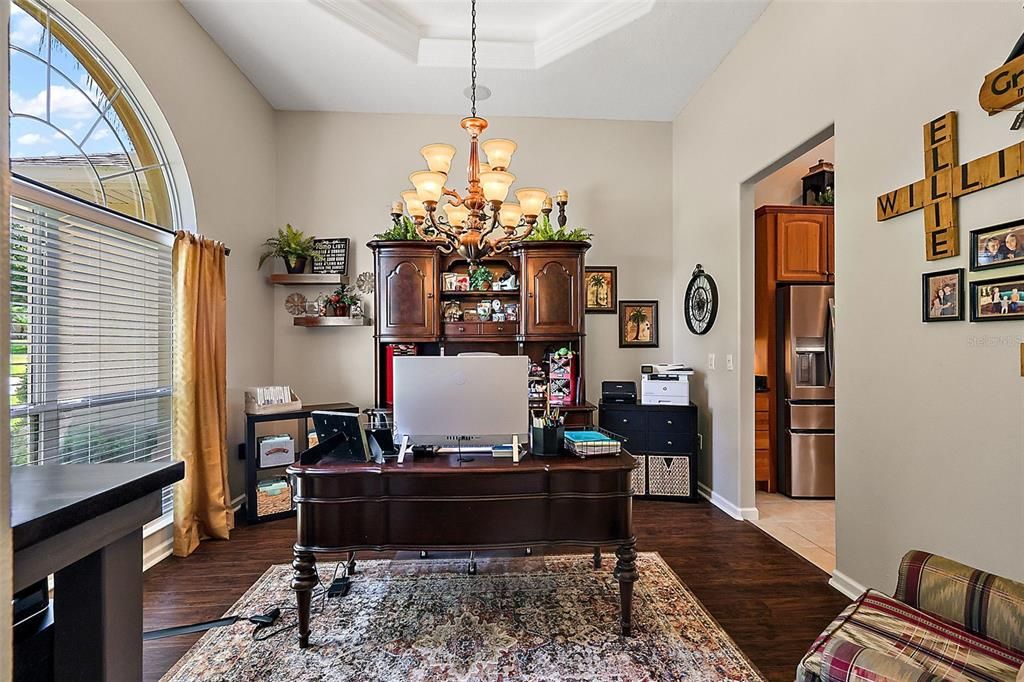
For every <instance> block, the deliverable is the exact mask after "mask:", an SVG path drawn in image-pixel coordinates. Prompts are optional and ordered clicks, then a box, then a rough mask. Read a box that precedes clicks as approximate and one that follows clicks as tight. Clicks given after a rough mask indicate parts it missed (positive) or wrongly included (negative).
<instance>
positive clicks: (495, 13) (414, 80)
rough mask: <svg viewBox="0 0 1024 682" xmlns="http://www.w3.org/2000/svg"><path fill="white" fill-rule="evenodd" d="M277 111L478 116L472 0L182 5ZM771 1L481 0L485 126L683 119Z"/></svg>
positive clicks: (227, 0)
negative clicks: (529, 119)
mask: <svg viewBox="0 0 1024 682" xmlns="http://www.w3.org/2000/svg"><path fill="white" fill-rule="evenodd" d="M181 1H182V3H183V4H184V5H185V7H186V8H187V9H188V11H189V12H190V13H191V14H192V16H194V17H195V18H196V20H197V21H198V22H199V23H200V24H201V25H202V26H203V28H204V29H206V31H207V32H208V33H209V34H210V35H211V36H212V37H213V39H214V40H215V41H216V42H217V43H218V44H219V45H220V46H221V48H222V49H223V50H224V51H225V52H226V53H227V55H228V56H229V57H230V58H231V59H232V60H234V62H235V63H236V64H237V65H238V67H239V68H240V69H241V70H242V71H243V72H244V73H245V74H246V76H248V77H249V79H250V80H251V81H252V82H253V84H255V85H256V87H257V88H259V90H260V92H262V93H263V95H264V97H266V98H267V100H268V101H269V102H270V103H271V104H272V105H273V106H274V107H275V108H277V109H284V110H299V111H358V112H379V113H433V114H466V113H468V109H469V102H468V100H467V99H466V97H465V95H464V94H463V91H464V89H465V88H466V86H467V85H469V39H468V38H469V0H181ZM768 2H770V0H550V1H548V2H536V1H531V0H478V5H477V24H478V74H479V75H478V81H479V82H480V83H481V84H483V85H486V86H487V87H489V88H490V89H491V90H492V91H493V95H492V96H491V98H490V99H488V100H486V101H483V102H481V103H480V105H479V113H480V115H482V116H554V117H570V118H602V119H621V120H646V121H669V120H672V119H673V118H674V117H675V116H676V114H678V113H679V111H680V110H681V109H682V107H683V105H684V104H685V103H686V101H687V100H688V99H689V98H690V96H691V95H693V93H694V92H696V90H697V89H698V88H699V87H700V84H701V83H702V82H703V81H704V79H705V78H707V77H708V76H709V75H710V74H711V73H712V72H713V71H714V69H715V67H716V66H717V65H718V64H719V62H721V60H722V59H723V58H724V57H725V55H726V54H728V52H729V50H731V49H732V47H733V46H734V45H735V44H736V42H737V41H738V40H739V39H740V37H741V36H742V35H743V34H744V33H745V32H746V31H747V29H748V28H750V26H751V24H753V23H754V21H756V20H757V18H758V17H759V16H760V14H761V12H762V11H764V8H765V7H766V6H767V5H768Z"/></svg>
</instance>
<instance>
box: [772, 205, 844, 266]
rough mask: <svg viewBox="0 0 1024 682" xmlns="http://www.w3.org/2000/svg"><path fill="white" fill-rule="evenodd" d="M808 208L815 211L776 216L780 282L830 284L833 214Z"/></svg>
mask: <svg viewBox="0 0 1024 682" xmlns="http://www.w3.org/2000/svg"><path fill="white" fill-rule="evenodd" d="M799 208H804V207H799ZM808 208H812V209H814V210H813V211H800V212H794V211H789V210H787V211H785V212H782V211H780V212H778V213H776V214H775V225H776V227H775V233H776V239H777V242H778V246H777V249H778V261H777V270H776V275H777V277H776V278H777V280H778V281H779V282H828V281H831V278H832V269H833V262H834V254H833V251H834V249H833V247H832V241H833V234H834V232H835V229H834V225H833V222H832V211H831V208H829V209H828V213H826V212H825V208H826V207H819V206H812V207H808Z"/></svg>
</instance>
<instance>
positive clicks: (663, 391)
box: [640, 363, 693, 405]
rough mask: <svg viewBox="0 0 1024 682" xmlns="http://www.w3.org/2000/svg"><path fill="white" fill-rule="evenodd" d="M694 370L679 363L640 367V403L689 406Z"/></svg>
mask: <svg viewBox="0 0 1024 682" xmlns="http://www.w3.org/2000/svg"><path fill="white" fill-rule="evenodd" d="M692 375H693V369H692V368H690V367H687V366H686V365H683V364H679V363H658V364H652V365H640V403H641V404H643V405H689V404H690V377H691V376H692Z"/></svg>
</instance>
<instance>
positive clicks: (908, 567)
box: [893, 550, 1024, 651]
mask: <svg viewBox="0 0 1024 682" xmlns="http://www.w3.org/2000/svg"><path fill="white" fill-rule="evenodd" d="M893 596H894V597H895V598H896V599H898V600H900V601H901V602H903V603H904V604H908V605H910V606H913V607H914V608H916V609H920V610H921V611H925V612H927V613H930V614H932V615H934V616H938V617H939V618H943V619H945V620H947V621H951V622H953V623H956V624H957V625H959V626H961V627H963V628H964V629H965V630H967V631H968V632H971V633H973V634H976V635H981V636H982V637H988V638H990V639H994V640H996V641H997V642H999V643H1001V644H1003V645H1005V646H1008V647H1010V648H1011V649H1015V650H1017V651H1024V583H1019V582H1016V581H1014V580H1010V579H1009V578H1001V577H999V576H996V575H992V574H991V573H985V572H984V571H979V570H977V569H974V568H971V567H970V566H965V565H964V564H961V563H959V562H956V561H953V560H952V559H947V558H945V557H941V556H939V555H937V554H930V553H928V552H922V551H919V550H913V551H910V552H907V554H906V556H904V557H903V561H902V562H900V572H899V580H898V582H897V584H896V594H895V595H893Z"/></svg>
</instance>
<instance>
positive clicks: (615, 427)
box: [601, 408, 647, 433]
mask: <svg viewBox="0 0 1024 682" xmlns="http://www.w3.org/2000/svg"><path fill="white" fill-rule="evenodd" d="M601 427H602V428H605V429H608V430H609V431H614V432H615V433H622V432H623V431H636V430H638V429H639V430H642V429H646V428H647V415H645V414H644V413H643V412H638V411H635V410H616V409H614V408H612V409H602V410H601Z"/></svg>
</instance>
